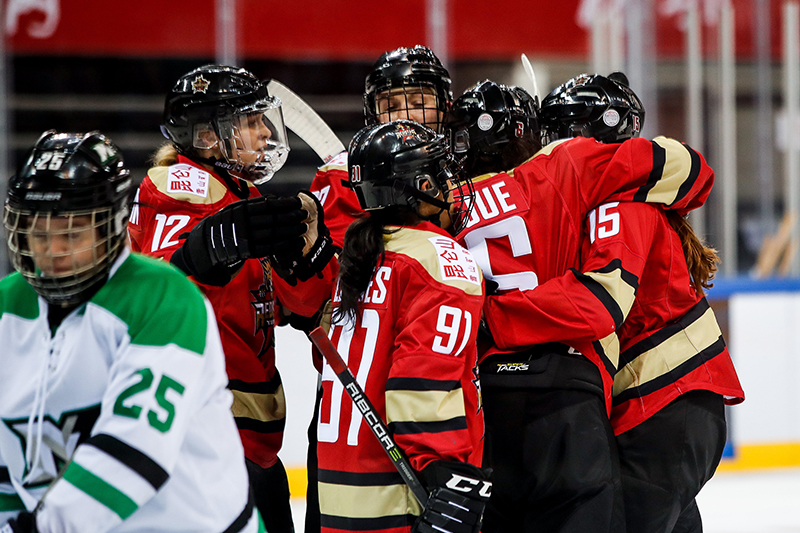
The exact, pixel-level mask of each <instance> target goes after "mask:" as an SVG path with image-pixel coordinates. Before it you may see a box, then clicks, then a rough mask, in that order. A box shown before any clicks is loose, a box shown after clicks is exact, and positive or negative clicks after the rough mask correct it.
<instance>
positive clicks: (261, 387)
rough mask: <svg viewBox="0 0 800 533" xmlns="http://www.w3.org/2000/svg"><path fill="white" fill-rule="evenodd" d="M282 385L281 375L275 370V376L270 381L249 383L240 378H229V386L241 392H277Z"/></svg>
mask: <svg viewBox="0 0 800 533" xmlns="http://www.w3.org/2000/svg"><path fill="white" fill-rule="evenodd" d="M280 385H281V376H280V374H278V373H277V372H275V376H273V378H272V379H271V380H269V381H261V382H258V383H248V382H246V381H242V380H240V379H231V380H228V388H229V389H230V390H235V391H239V392H249V393H252V394H275V393H276V392H277V391H278V387H279V386H280Z"/></svg>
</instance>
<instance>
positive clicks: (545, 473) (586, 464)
mask: <svg viewBox="0 0 800 533" xmlns="http://www.w3.org/2000/svg"><path fill="white" fill-rule="evenodd" d="M520 360H521V359H520V358H517V359H516V361H517V362H519V361H520ZM522 360H524V361H526V365H527V366H526V368H525V369H524V370H523V371H519V370H514V371H513V372H514V374H513V377H512V376H506V375H505V374H504V373H503V372H505V371H507V370H506V369H508V368H512V367H511V366H509V365H506V366H503V362H502V361H499V360H487V361H486V362H484V363H482V364H481V392H482V397H483V408H484V413H485V415H484V416H485V421H486V448H485V452H484V466H487V467H490V468H492V469H493V472H492V481H493V482H494V486H493V488H492V497H491V500H490V501H489V505H488V506H487V508H486V512H485V518H484V525H483V528H482V532H483V533H589V532H598V533H600V532H602V533H623V532H624V531H625V527H624V509H623V503H622V490H621V483H620V476H619V474H620V472H619V462H618V458H617V451H616V445H615V439H614V435H613V432H612V431H611V425H610V423H609V420H608V415H607V414H606V408H605V403H604V401H603V398H602V393H601V392H600V391H602V385H601V384H600V375H599V371H598V370H597V368H596V367H595V366H594V365H593V364H592V363H591V362H590V361H588V359H586V358H585V357H583V356H581V355H567V354H565V353H563V352H562V353H549V354H541V353H539V354H534V355H531V356H530V357H529V358H523V359H522ZM515 368H519V365H517V366H516V367H515ZM509 385H510V386H509Z"/></svg>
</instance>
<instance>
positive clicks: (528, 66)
mask: <svg viewBox="0 0 800 533" xmlns="http://www.w3.org/2000/svg"><path fill="white" fill-rule="evenodd" d="M520 60H521V61H522V68H523V69H524V70H525V73H526V74H527V75H528V77H529V78H530V79H531V82H532V83H533V96H534V98H536V103H537V104H539V103H541V102H542V99H541V97H540V96H539V85H538V84H537V83H536V74H535V73H534V72H533V65H531V62H530V60H529V59H528V56H526V55H525V54H522V56H520Z"/></svg>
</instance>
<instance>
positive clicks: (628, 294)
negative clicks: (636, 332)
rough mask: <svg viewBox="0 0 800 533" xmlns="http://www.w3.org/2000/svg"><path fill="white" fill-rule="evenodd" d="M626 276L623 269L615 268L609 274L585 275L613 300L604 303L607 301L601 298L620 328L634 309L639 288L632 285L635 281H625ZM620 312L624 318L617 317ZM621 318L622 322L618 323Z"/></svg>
mask: <svg viewBox="0 0 800 533" xmlns="http://www.w3.org/2000/svg"><path fill="white" fill-rule="evenodd" d="M615 263H616V261H615ZM611 266H612V267H614V266H617V265H613V264H612V265H611ZM625 274H626V272H625V271H623V270H622V268H613V270H609V271H607V272H600V271H593V272H585V273H584V275H585V276H586V277H588V278H590V279H592V280H594V281H596V282H597V283H598V284H599V285H600V287H601V288H602V289H603V290H604V291H605V292H606V294H607V295H608V297H610V298H611V300H613V302H611V301H604V300H607V299H606V298H600V301H601V302H602V303H603V305H604V306H605V307H606V309H608V311H609V313H611V315H612V316H613V317H614V322H615V323H616V326H617V327H619V326H620V325H621V324H622V322H624V321H625V317H626V316H628V313H630V311H631V307H633V302H634V300H635V299H636V289H637V287H635V286H633V285H631V283H636V282H634V281H633V279H631V280H630V281H631V283H628V282H627V281H625ZM634 279H635V276H634ZM637 281H638V280H637ZM615 304H616V307H617V308H616V309H614V306H615ZM620 312H621V313H622V316H621V317H619V316H616V315H618V314H619V313H620ZM620 318H621V320H619V322H617V321H618V319H620Z"/></svg>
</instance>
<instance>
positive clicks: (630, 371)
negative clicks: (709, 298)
mask: <svg viewBox="0 0 800 533" xmlns="http://www.w3.org/2000/svg"><path fill="white" fill-rule="evenodd" d="M721 336H722V331H720V329H719V324H718V323H717V319H716V317H715V316H714V311H713V310H712V309H711V308H710V307H709V308H708V309H706V311H705V312H704V313H703V314H702V315H701V316H700V317H699V318H698V319H697V320H695V321H694V322H692V323H691V324H689V325H688V326H687V327H685V328H683V329H682V330H680V331H678V332H677V333H675V334H674V335H672V336H671V337H669V338H668V339H666V340H664V341H663V342H661V343H659V344H658V345H657V346H656V347H654V348H651V349H650V350H648V351H646V352H644V353H642V354H640V355H639V356H637V357H636V358H635V359H634V360H633V361H630V362H628V363H627V364H626V365H625V366H624V367H622V368H621V369H620V370H619V372H618V373H617V375H616V376H615V377H614V391H613V394H614V396H617V395H618V394H620V393H622V392H624V391H625V390H626V389H628V388H630V387H639V386H641V385H643V384H645V383H647V382H649V381H652V380H654V379H656V378H658V377H660V376H662V375H664V374H666V373H668V372H670V371H671V370H673V369H675V368H677V367H678V366H680V365H681V364H683V363H685V362H686V361H688V360H689V359H691V358H692V357H694V356H695V355H697V354H698V353H700V352H702V351H703V350H705V349H707V348H709V347H710V346H711V345H713V344H714V343H716V342H718V341H719V339H720V337H721Z"/></svg>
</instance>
